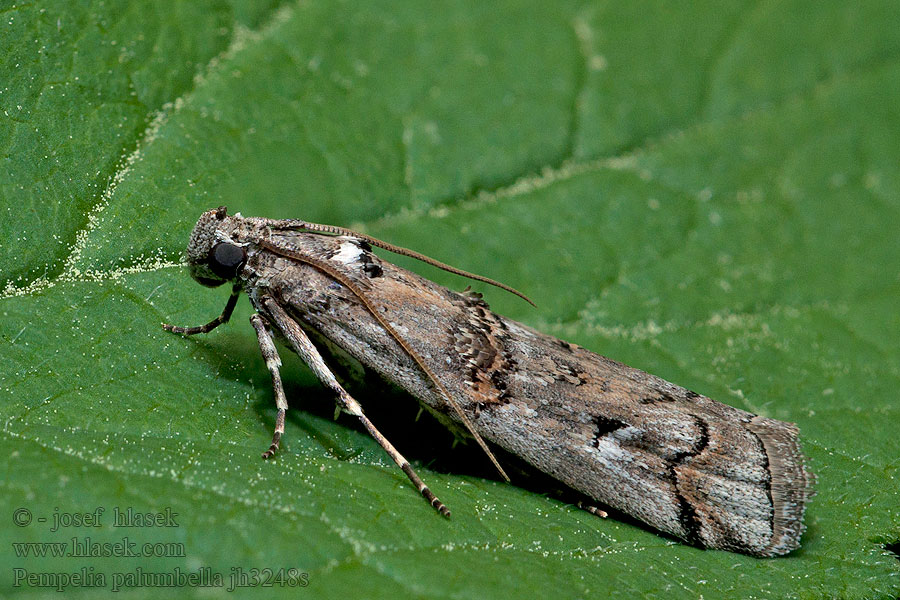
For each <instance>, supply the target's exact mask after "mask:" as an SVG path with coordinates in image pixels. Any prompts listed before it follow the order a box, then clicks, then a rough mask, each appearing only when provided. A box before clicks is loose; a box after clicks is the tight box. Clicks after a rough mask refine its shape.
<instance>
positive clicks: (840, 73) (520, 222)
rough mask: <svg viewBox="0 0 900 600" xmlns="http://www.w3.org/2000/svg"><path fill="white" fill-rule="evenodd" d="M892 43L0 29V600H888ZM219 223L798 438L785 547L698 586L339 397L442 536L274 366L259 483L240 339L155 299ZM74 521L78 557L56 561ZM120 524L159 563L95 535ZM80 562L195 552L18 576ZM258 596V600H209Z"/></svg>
mask: <svg viewBox="0 0 900 600" xmlns="http://www.w3.org/2000/svg"><path fill="white" fill-rule="evenodd" d="M898 23H900V4H898V3H897V2H894V1H885V2H866V3H844V2H822V1H818V2H812V1H810V2H781V3H752V4H751V3H742V2H693V3H677V4H675V3H663V2H637V3H627V4H622V3H611V2H564V1H563V2H554V3H544V2H524V1H523V2H490V3H485V2H475V1H448V2H443V1H441V2H427V3H426V2H365V3H355V2H338V3H310V2H277V1H275V0H270V1H266V2H258V1H256V2H251V1H249V0H232V1H225V0H223V1H215V0H197V1H194V2H190V3H187V2H184V3H171V2H162V1H160V2H146V1H142V2H136V1H135V2H124V1H122V2H120V1H113V2H71V3H68V2H67V3H62V2H45V3H42V2H35V3H22V4H14V3H8V2H7V3H4V4H3V5H2V6H0V216H2V218H0V340H2V342H0V411H2V414H0V422H2V433H0V444H2V445H3V447H4V448H3V451H2V453H0V456H2V458H0V498H2V506H3V507H5V508H4V509H3V510H4V511H6V514H0V523H2V526H0V533H2V540H0V541H2V543H0V565H2V573H0V595H2V596H6V595H9V594H13V593H15V594H17V595H22V596H30V597H43V596H46V597H54V598H55V597H58V593H57V592H56V591H55V588H54V587H41V586H39V585H34V584H30V583H28V581H27V580H25V581H22V579H21V578H22V577H24V575H22V574H23V573H27V574H31V575H33V576H36V577H37V576H38V575H39V574H44V577H45V580H44V582H45V584H46V583H47V581H49V580H48V579H46V577H49V575H47V574H54V573H56V574H71V573H76V572H82V571H81V569H82V568H84V569H86V571H83V573H84V574H85V576H86V577H88V578H90V577H93V579H91V580H90V581H93V583H94V584H95V585H98V586H99V587H98V588H86V587H83V586H80V585H75V584H74V583H71V582H70V583H71V584H70V585H69V586H68V587H67V588H66V591H67V592H68V594H69V595H71V596H73V597H96V595H97V593H98V592H100V591H105V592H110V590H111V589H112V586H113V577H114V576H115V575H114V574H118V576H120V577H125V576H129V575H130V576H132V577H136V576H137V574H139V573H140V572H141V570H143V572H144V573H172V572H175V571H177V570H180V572H182V573H200V572H203V571H202V569H204V568H205V569H207V571H206V572H207V573H209V574H214V573H218V574H219V575H220V576H221V577H222V578H223V580H222V585H221V586H216V585H212V586H208V587H196V586H195V587H191V586H188V587H184V588H176V589H170V588H161V587H154V586H152V585H147V584H146V582H145V584H140V581H138V582H137V583H136V584H135V585H132V586H130V587H129V586H128V584H127V582H126V581H124V580H123V581H122V582H121V585H122V586H123V591H121V592H119V594H118V596H119V597H129V598H130V597H135V598H143V597H154V598H156V597H158V596H160V595H161V594H171V595H175V596H179V597H181V596H185V597H198V598H201V597H202V598H208V597H235V596H234V594H240V596H239V597H244V596H260V597H261V596H271V595H279V596H280V595H288V594H291V595H295V594H296V595H302V594H307V595H308V596H309V597H316V598H343V597H347V596H364V597H367V598H398V597H399V598H406V597H413V598H448V599H449V598H453V599H461V598H499V597H508V596H510V595H515V596H516V597H552V598H588V597H614V598H636V597H646V598H666V599H669V598H700V597H703V598H750V597H753V598H867V599H869V598H895V597H897V596H898V595H900V545H898V544H900V508H898V506H900V483H898V467H900V442H898V436H897V424H898V422H900V402H898V393H897V389H898V388H900V351H898V344H897V340H898V339H900V316H898V306H900V242H898V231H900V219H898V217H900V168H898V167H900V102H898V98H900V27H898ZM222 204H224V205H227V206H228V207H229V209H230V210H231V211H242V212H243V213H244V214H246V215H263V216H272V217H297V218H304V219H307V220H311V221H320V222H326V223H332V224H336V225H343V226H347V227H354V228H358V229H361V230H364V231H366V232H367V233H369V234H372V235H376V236H378V237H381V238H383V239H386V240H389V241H391V242H394V243H397V244H400V245H404V246H407V247H412V248H415V249H417V250H420V251H422V252H425V253H427V254H429V255H431V256H434V257H436V258H438V259H440V260H444V261H447V262H451V263H453V264H455V265H457V266H459V267H461V268H464V269H467V270H471V271H475V272H478V273H482V274H484V275H487V276H489V277H492V278H496V279H499V280H501V281H504V282H506V283H509V284H511V285H513V286H515V287H516V288H518V289H521V290H523V291H524V292H525V293H527V294H528V295H529V296H531V297H532V298H533V299H534V300H535V302H536V303H537V304H538V308H537V309H533V308H531V307H530V306H528V305H526V304H525V303H524V302H522V301H521V300H519V299H517V298H515V297H513V296H510V295H508V294H503V293H501V292H499V291H498V290H494V289H490V288H485V287H484V286H476V287H477V289H479V290H481V291H483V292H485V293H486V299H487V300H488V301H489V302H490V303H491V305H492V307H493V308H494V309H495V310H497V311H498V312H501V313H503V314H506V315H508V316H510V317H513V318H515V319H519V320H522V321H524V322H526V323H528V324H530V325H532V326H535V327H537V328H539V329H541V330H543V331H545V332H547V333H550V334H553V335H556V336H559V337H562V338H565V339H568V340H570V341H573V342H576V343H578V344H581V345H583V346H586V347H587V348H589V349H591V350H594V351H596V352H599V353H602V354H605V355H608V356H611V357H613V358H616V359H618V360H621V361H624V362H626V363H628V364H631V365H633V366H635V367H639V368H641V369H644V370H646V371H649V372H652V373H655V374H658V375H660V376H662V377H664V378H666V379H668V380H671V381H674V382H676V383H678V384H680V385H683V386H686V387H689V388H691V389H695V390H697V391H698V392H701V393H704V394H706V395H708V396H711V397H713V398H716V399H718V400H720V401H722V402H726V403H729V404H732V405H734V406H737V407H740V408H743V409H746V410H750V411H753V412H757V413H760V414H764V415H767V416H771V417H774V418H778V419H783V420H789V421H793V422H796V423H798V425H799V426H800V429H801V432H802V439H803V443H804V448H805V450H806V452H807V453H808V454H809V456H810V458H811V467H812V470H813V471H814V472H815V473H816V474H817V476H818V485H817V489H818V495H817V496H816V497H815V499H814V501H813V503H812V504H811V506H810V508H809V511H808V513H807V524H808V527H809V528H808V531H807V533H806V534H805V536H804V538H803V547H802V548H801V549H800V550H799V551H797V552H794V553H793V554H791V555H790V556H788V557H785V558H779V559H771V560H760V559H754V558H749V557H746V556H740V555H736V554H731V553H726V552H715V551H702V550H698V549H695V548H691V547H686V546H684V545H681V544H679V543H677V542H674V541H673V540H670V539H668V538H665V537H663V536H661V535H658V534H656V533H654V532H652V531H649V530H647V529H645V528H642V527H640V526H638V525H637V524H635V523H630V522H623V521H619V520H615V519H606V520H601V519H598V518H596V517H594V516H592V515H590V514H587V513H585V512H583V511H580V510H578V509H576V508H574V507H573V506H571V505H569V504H566V503H563V502H560V501H559V500H557V499H556V498H555V496H554V495H553V494H551V493H550V492H552V491H553V490H552V489H549V488H547V487H546V486H545V485H543V484H540V483H536V482H532V481H529V480H524V479H519V480H517V481H514V485H506V484H502V483H499V482H498V481H496V480H495V478H494V476H493V475H492V473H491V471H490V470H489V469H487V468H485V460H484V458H483V457H482V456H481V455H480V454H479V453H478V452H476V451H474V450H473V449H471V448H468V447H464V446H456V447H454V446H453V444H452V442H453V440H452V436H450V435H449V434H447V433H445V432H443V430H442V429H440V428H439V427H438V426H437V425H436V424H435V423H433V422H431V421H430V419H428V418H423V419H421V420H419V421H418V422H417V421H416V420H415V416H416V412H417V407H416V405H415V403H414V401H412V400H411V399H409V398H408V397H405V396H403V395H402V394H398V393H397V392H396V391H393V390H390V389H387V388H386V387H385V386H383V385H381V384H380V383H378V382H376V381H365V382H359V383H358V384H357V385H356V386H354V387H353V388H352V390H351V391H352V392H353V393H354V394H355V395H356V397H358V398H359V400H360V401H361V402H362V403H363V405H364V406H365V407H366V410H367V411H369V413H370V415H371V416H372V418H373V420H374V421H375V423H376V424H378V425H379V426H381V427H382V428H383V430H384V431H385V432H386V433H387V434H388V436H389V437H390V438H391V439H392V440H393V441H394V443H395V445H397V446H398V448H399V449H400V450H401V451H402V452H404V453H405V454H406V455H407V456H408V457H410V458H412V459H414V460H415V461H416V462H417V464H418V466H419V470H420V473H421V474H422V475H423V477H424V478H425V479H426V480H427V481H428V482H429V483H430V485H431V487H432V489H434V490H435V491H436V493H437V494H438V495H439V496H440V497H441V498H442V499H443V500H444V501H445V502H446V503H447V504H448V505H449V506H450V507H451V509H452V510H453V518H452V519H451V520H449V521H448V520H444V519H442V518H440V517H439V516H437V515H436V514H435V513H434V511H432V509H431V508H429V507H428V506H427V504H425V503H424V502H422V500H421V498H419V497H418V495H417V494H416V493H415V491H414V490H413V489H412V487H411V486H410V485H409V484H408V483H407V482H406V480H405V477H404V476H403V474H402V473H400V472H399V471H398V470H397V469H395V467H394V466H393V465H392V464H391V463H390V461H389V460H388V459H387V458H386V456H384V455H383V454H382V452H381V450H380V449H379V448H378V446H377V445H376V444H375V443H374V442H372V441H371V440H370V439H369V438H368V437H367V436H366V435H365V433H364V432H362V431H360V429H359V428H358V427H357V426H356V425H355V424H354V423H353V421H352V419H345V418H343V417H342V418H340V419H338V420H337V421H334V420H332V418H331V413H332V410H333V403H332V400H331V398H330V397H329V395H328V394H326V393H325V392H323V391H322V390H321V389H320V387H319V386H318V385H317V384H316V382H315V380H314V379H313V377H312V376H311V375H310V374H309V373H308V371H306V369H305V368H304V367H303V366H302V365H300V364H299V360H298V359H296V357H295V356H293V355H291V354H289V353H287V352H284V353H283V354H284V359H285V362H286V366H285V371H284V375H285V378H286V385H287V387H288V393H289V400H290V402H291V406H292V409H293V410H291V411H290V412H289V418H288V424H287V431H286V435H285V438H284V439H285V445H284V450H283V451H282V453H281V454H280V456H279V457H278V458H277V459H276V460H274V461H269V462H263V461H262V460H260V459H259V453H260V452H261V451H262V450H264V449H265V447H266V445H267V444H268V442H269V438H270V435H271V430H272V427H273V422H274V414H275V411H274V403H273V401H272V396H271V388H270V382H269V378H268V374H267V372H266V370H265V367H264V364H263V362H262V360H261V359H260V357H259V355H258V350H257V348H256V344H255V339H254V336H253V332H252V329H251V328H250V326H249V325H248V324H247V316H248V315H249V306H248V305H247V303H246V301H243V300H242V302H241V305H240V309H239V311H238V313H237V314H236V317H235V319H234V320H233V321H232V323H231V324H229V325H228V326H226V327H222V328H220V329H218V330H216V331H215V332H214V333H211V334H210V335H208V336H201V337H197V338H192V339H184V338H181V337H178V336H173V335H171V334H166V333H165V332H163V331H162V330H161V329H160V328H159V323H160V322H161V321H169V322H175V323H179V324H191V325H192V324H198V323H201V322H206V321H207V320H209V319H211V318H212V317H213V316H215V315H217V314H218V313H219V312H220V311H221V308H222V306H223V305H224V302H225V299H226V297H227V290H206V289H202V288H200V287H199V286H197V285H196V284H194V283H193V281H192V280H190V278H189V277H188V274H187V270H186V269H185V268H184V267H183V266H181V265H180V264H179V261H180V257H181V253H182V251H183V248H184V246H185V243H186V240H187V235H188V233H189V232H190V229H191V228H192V226H193V224H194V222H195V221H196V218H197V216H198V215H199V214H200V212H202V211H203V210H205V209H208V208H211V207H215V206H218V205H222ZM397 262H398V263H400V264H403V265H404V266H408V267H410V268H414V269H416V270H417V271H418V272H420V273H422V274H424V275H426V276H428V277H431V278H433V279H434V280H436V281H438V282H440V283H442V284H444V285H447V286H449V287H452V288H455V289H462V288H463V287H465V286H466V285H467V284H468V282H467V281H464V280H461V279H459V278H457V277H454V276H452V275H449V274H446V273H443V272H439V271H436V270H434V269H432V268H430V267H425V266H419V265H416V264H414V263H411V262H409V261H406V260H401V259H397ZM98 507H102V508H104V509H105V514H104V516H103V520H102V524H103V526H102V527H99V528H94V527H74V526H72V527H62V528H60V529H58V530H57V531H55V532H54V531H51V530H50V529H51V525H52V521H53V515H54V514H58V513H67V514H72V513H89V512H93V511H94V510H95V509H96V508H98ZM117 507H118V508H119V509H120V510H125V509H126V508H128V507H133V508H134V509H135V510H137V511H141V512H148V511H152V512H162V511H165V510H166V509H167V508H168V509H170V511H173V512H175V513H177V514H178V517H177V519H176V522H177V527H167V528H158V527H137V528H130V529H126V528H113V527H111V523H112V512H113V510H114V509H115V508H117ZM20 508H25V509H27V510H28V511H29V512H30V514H31V515H32V517H33V519H34V520H33V521H31V522H30V523H29V524H27V525H23V521H21V520H19V521H14V518H15V519H22V518H23V517H22V515H24V514H26V513H23V512H19V513H17V514H16V515H14V511H15V510H16V509H20ZM39 518H46V519H48V521H47V522H45V523H41V522H39V521H38V519H39ZM86 537H89V538H91V540H92V541H93V542H95V543H115V542H117V541H121V540H122V539H123V537H128V538H129V541H130V542H135V543H136V544H137V546H138V547H140V546H141V545H142V544H144V543H146V542H152V543H156V542H161V543H171V544H180V545H181V546H180V547H181V548H183V549H184V550H185V551H184V552H183V556H177V557H171V556H167V557H126V558H116V557H92V558H76V557H70V556H60V557H53V556H50V555H49V554H48V555H47V556H43V557H34V556H31V557H29V558H26V557H25V556H23V553H24V552H25V548H26V547H25V546H22V545H21V544H26V543H31V542H60V543H71V540H72V538H78V539H79V540H82V541H83V540H84V539H85V538H86ZM175 547H176V548H178V547H179V546H175ZM28 551H29V552H31V551H32V550H28ZM266 568H268V569H272V570H273V573H272V577H271V578H270V579H269V580H268V583H269V584H271V587H266V586H263V585H255V586H251V587H247V588H241V589H239V590H236V591H234V592H229V591H227V590H228V586H229V582H230V581H231V577H232V576H235V575H239V574H241V573H249V574H251V575H252V574H253V573H254V572H253V569H257V570H259V569H266ZM16 569H18V570H19V571H16ZM279 569H285V570H287V569H296V570H297V571H298V572H303V573H306V574H307V578H306V580H305V583H306V584H307V585H305V586H303V587H299V586H298V580H290V579H289V577H288V575H287V574H286V573H285V574H284V577H282V579H280V580H279V579H277V575H278V570H279ZM17 574H18V576H19V581H18V583H19V585H18V586H17V585H16V583H17V580H16V576H17ZM100 575H103V576H104V577H105V582H100V580H99V576H100ZM256 575H257V576H258V577H259V578H261V579H262V580H263V581H262V582H265V580H266V577H267V573H266V572H264V571H263V572H257V573H256ZM57 580H59V578H57ZM132 581H135V580H132ZM257 583H261V582H260V581H257Z"/></svg>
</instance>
